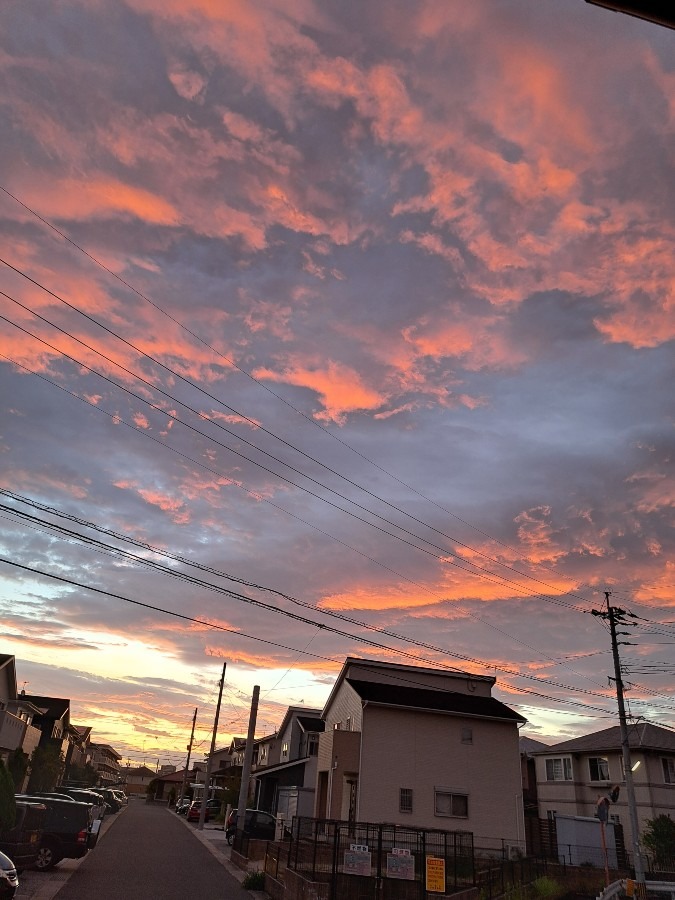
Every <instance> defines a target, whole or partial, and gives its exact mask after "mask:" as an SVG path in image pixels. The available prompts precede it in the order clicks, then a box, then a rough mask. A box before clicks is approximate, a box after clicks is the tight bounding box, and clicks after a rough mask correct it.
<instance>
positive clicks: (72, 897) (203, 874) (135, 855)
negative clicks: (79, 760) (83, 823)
mask: <svg viewBox="0 0 675 900" xmlns="http://www.w3.org/2000/svg"><path fill="white" fill-rule="evenodd" d="M115 819H116V820H115V821H113V822H112V823H111V825H110V827H108V828H107V829H106V832H105V834H104V835H102V837H101V839H100V840H99V842H98V845H97V847H96V849H95V850H93V851H91V852H90V853H88V854H87V856H86V857H85V858H84V859H83V860H81V861H80V862H79V863H78V864H77V865H73V863H72V862H70V861H67V860H64V861H63V862H62V863H60V864H59V866H58V867H57V869H63V870H64V875H65V874H66V872H67V870H69V869H71V868H72V871H71V872H69V873H68V874H67V880H66V881H65V883H62V886H61V887H60V889H59V887H58V886H57V884H56V883H55V884H54V888H55V890H53V891H52V892H47V893H48V896H50V897H54V896H55V897H56V900H91V898H92V897H95V898H96V900H189V898H193V897H194V898H199V900H251V895H250V894H249V893H248V892H247V891H245V890H244V889H243V888H242V887H241V884H240V883H239V881H238V880H237V879H236V878H235V877H234V876H233V875H231V874H230V873H229V871H228V869H227V868H226V865H225V852H226V845H224V844H223V842H222V841H219V842H218V843H215V842H214V843H213V845H212V846H213V847H214V852H212V851H211V850H210V849H209V846H211V842H209V841H208V840H207V836H208V832H206V831H204V832H202V836H203V838H204V842H202V841H201V840H200V839H199V838H198V837H197V834H196V833H195V831H196V829H195V826H193V825H188V824H187V823H186V822H185V821H184V820H182V819H181V818H179V817H178V816H177V815H175V813H172V812H169V811H168V810H167V809H166V808H165V807H161V806H153V805H149V804H146V803H143V802H139V801H136V802H132V803H130V804H129V807H128V808H127V809H125V810H124V811H123V812H121V813H118V814H117V816H116V817H115ZM221 834H222V832H221ZM212 836H213V837H215V836H216V835H215V833H212ZM205 844H209V846H205ZM228 849H229V848H228ZM56 871H57V870H54V872H55V873H56ZM45 876H46V877H47V878H48V877H49V874H48V873H42V872H25V873H24V875H23V876H22V881H25V882H26V884H25V888H30V887H31V885H37V886H36V887H35V889H34V890H33V891H30V893H27V894H25V896H32V897H34V898H35V900H39V898H41V897H42V896H45V895H46V892H45V889H46V888H47V885H46V884H44V886H41V885H40V884H39V879H40V878H45ZM23 887H24V884H22V888H23ZM22 888H20V889H19V891H20V892H19V894H17V900H19V898H20V897H21V896H22V894H23V891H22ZM57 891H58V892H57Z"/></svg>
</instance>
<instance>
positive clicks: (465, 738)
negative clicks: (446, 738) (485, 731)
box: [462, 728, 473, 744]
mask: <svg viewBox="0 0 675 900" xmlns="http://www.w3.org/2000/svg"><path fill="white" fill-rule="evenodd" d="M462 743H463V744H473V731H472V729H471V728H462Z"/></svg>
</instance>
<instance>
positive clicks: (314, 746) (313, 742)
mask: <svg viewBox="0 0 675 900" xmlns="http://www.w3.org/2000/svg"><path fill="white" fill-rule="evenodd" d="M318 755H319V735H318V734H308V735H307V756H318Z"/></svg>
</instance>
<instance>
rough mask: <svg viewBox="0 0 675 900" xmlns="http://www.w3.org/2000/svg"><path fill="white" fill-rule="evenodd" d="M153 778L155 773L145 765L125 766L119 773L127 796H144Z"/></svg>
mask: <svg viewBox="0 0 675 900" xmlns="http://www.w3.org/2000/svg"><path fill="white" fill-rule="evenodd" d="M155 778H157V773H156V772H153V771H152V769H149V768H148V767H147V766H127V767H126V768H123V769H122V770H121V774H120V779H121V781H122V783H123V784H124V785H125V793H126V795H127V796H128V797H145V794H146V791H147V789H148V785H149V784H150V782H151V781H152V780H153V779H155Z"/></svg>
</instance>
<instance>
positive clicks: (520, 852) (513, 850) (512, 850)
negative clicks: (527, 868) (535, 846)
mask: <svg viewBox="0 0 675 900" xmlns="http://www.w3.org/2000/svg"><path fill="white" fill-rule="evenodd" d="M524 855H525V851H524V849H523V847H521V846H520V844H504V856H505V858H506V859H513V860H515V859H522V858H523V856H524Z"/></svg>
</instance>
